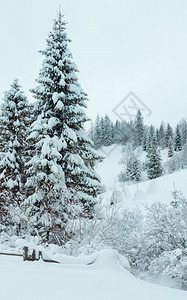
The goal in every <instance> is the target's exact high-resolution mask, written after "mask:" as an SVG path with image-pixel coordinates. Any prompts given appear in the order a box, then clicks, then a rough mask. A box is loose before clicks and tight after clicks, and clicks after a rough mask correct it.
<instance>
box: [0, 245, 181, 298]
mask: <svg viewBox="0 0 187 300" xmlns="http://www.w3.org/2000/svg"><path fill="white" fill-rule="evenodd" d="M0 283H1V284H0V287H1V299H3V300H25V299H27V300H60V299H65V300H96V299H97V300H105V299H107V300H115V299H118V300H122V299H123V300H124V299H131V300H137V299H140V300H150V299H151V300H160V299H164V300H176V299H177V300H186V297H187V292H184V291H180V290H175V289H170V288H166V287H163V286H158V285H153V284H151V283H148V282H145V281H141V280H140V279H137V278H136V277H134V276H133V275H132V274H131V273H130V272H129V271H128V270H126V269H124V268H123V267H122V266H121V265H120V264H119V262H118V261H117V258H116V254H115V252H114V251H111V250H109V251H101V252H100V253H99V255H97V259H96V260H95V261H94V262H93V264H92V265H83V264H81V263H80V264H76V265H72V264H48V263H44V262H40V261H39V262H23V261H21V259H19V258H14V257H13V258H12V257H5V256H0Z"/></svg>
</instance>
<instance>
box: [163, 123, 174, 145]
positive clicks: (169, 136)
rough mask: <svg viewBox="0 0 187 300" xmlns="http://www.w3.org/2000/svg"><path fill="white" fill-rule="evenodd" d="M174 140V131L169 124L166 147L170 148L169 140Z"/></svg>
mask: <svg viewBox="0 0 187 300" xmlns="http://www.w3.org/2000/svg"><path fill="white" fill-rule="evenodd" d="M170 138H171V139H173V129H172V127H171V125H170V124H169V123H167V127H166V132H165V146H166V147H168V142H169V139H170Z"/></svg>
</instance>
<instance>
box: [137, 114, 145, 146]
mask: <svg viewBox="0 0 187 300" xmlns="http://www.w3.org/2000/svg"><path fill="white" fill-rule="evenodd" d="M143 135H144V124H143V116H142V113H141V111H140V110H138V112H137V114H136V119H135V145H136V146H141V145H142V143H143Z"/></svg>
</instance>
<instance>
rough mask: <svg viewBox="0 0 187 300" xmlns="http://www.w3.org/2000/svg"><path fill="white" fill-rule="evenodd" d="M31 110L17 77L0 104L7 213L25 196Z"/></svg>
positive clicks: (0, 196)
mask: <svg viewBox="0 0 187 300" xmlns="http://www.w3.org/2000/svg"><path fill="white" fill-rule="evenodd" d="M28 112H29V110H28V101H27V98H26V97H25V96H24V94H23V92H22V91H21V86H20V85H19V83H18V80H17V79H15V80H14V81H13V83H12V85H11V88H10V90H9V91H7V92H5V96H4V99H3V103H2V105H1V118H0V127H1V146H0V151H1V153H0V157H1V160H0V185H1V189H0V205H1V210H3V211H4V212H5V206H6V212H8V211H9V210H10V208H12V210H14V209H17V208H18V207H20V206H21V204H22V202H23V200H24V198H25V182H26V173H25V169H26V168H25V164H26V161H27V160H28V154H27V151H26V149H27V147H26V144H27V141H26V138H27V132H28V124H29V115H28ZM17 219H19V218H17ZM9 222H10V220H9ZM11 222H13V223H14V221H13V219H12V220H11ZM19 222H20V221H18V223H19ZM18 225H20V223H19V224H18Z"/></svg>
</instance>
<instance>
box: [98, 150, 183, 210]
mask: <svg viewBox="0 0 187 300" xmlns="http://www.w3.org/2000/svg"><path fill="white" fill-rule="evenodd" d="M104 151H105V152H106V153H109V154H108V156H107V155H105V156H106V159H104V161H102V162H101V163H99V165H98V167H97V172H98V173H99V174H100V176H101V178H102V182H103V184H104V185H105V186H106V192H105V193H104V195H103V196H104V201H105V202H106V203H110V198H111V194H112V191H113V190H114V187H115V188H116V189H117V190H119V191H120V192H121V198H122V199H123V201H121V202H120V206H124V207H127V208H129V209H131V208H134V207H137V206H138V207H139V208H143V205H142V204H144V205H145V204H146V203H148V204H152V203H153V202H155V201H161V202H165V203H169V202H170V201H171V200H172V193H171V192H172V191H174V190H175V189H176V190H178V191H182V192H183V194H184V195H186V196H187V169H185V170H180V171H178V172H175V173H172V174H169V175H165V176H161V177H159V178H157V179H154V180H151V181H150V180H149V181H145V182H141V183H138V184H131V185H129V184H127V183H120V182H119V180H118V174H119V173H120V171H121V169H122V167H121V165H120V164H119V161H120V159H121V151H122V146H121V145H118V146H110V147H105V148H104ZM99 153H100V154H104V152H102V150H100V152H99ZM161 154H162V159H163V160H166V159H167V153H166V151H165V150H164V151H162V152H161ZM144 156H145V155H144V153H143V155H142V157H143V159H144V158H145V157H144Z"/></svg>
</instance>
